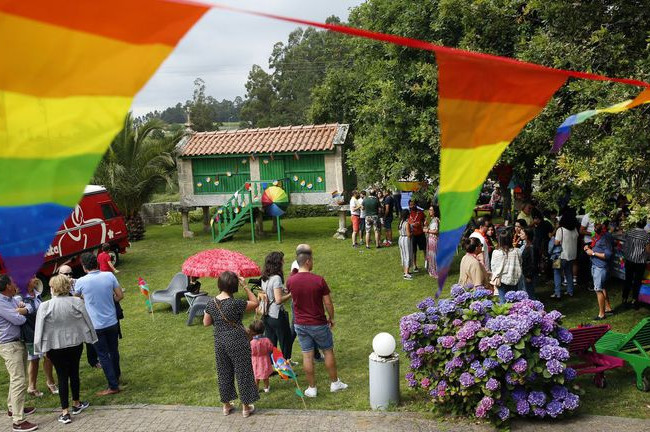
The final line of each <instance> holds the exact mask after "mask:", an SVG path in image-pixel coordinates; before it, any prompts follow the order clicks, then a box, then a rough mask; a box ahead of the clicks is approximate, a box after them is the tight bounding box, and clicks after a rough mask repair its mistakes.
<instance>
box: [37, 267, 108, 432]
mask: <svg viewBox="0 0 650 432" xmlns="http://www.w3.org/2000/svg"><path fill="white" fill-rule="evenodd" d="M70 285H71V283H70V278H68V277H67V276H63V275H58V276H54V277H53V278H52V279H50V288H51V289H52V300H48V301H46V302H43V303H42V304H41V306H40V307H39V308H38V312H37V314H36V328H35V330H34V352H35V353H46V355H47V357H48V358H49V359H50V360H52V363H54V368H55V369H56V375H57V378H58V379H59V400H60V402H61V411H62V412H61V415H60V416H59V421H60V422H61V423H64V424H65V423H70V422H71V421H72V419H71V418H70V411H72V414H79V413H80V412H81V411H83V410H84V409H86V408H88V405H89V404H88V402H83V401H81V400H80V399H79V359H80V358H81V352H82V350H83V344H84V342H85V343H95V342H97V334H96V333H95V329H94V328H93V324H92V322H91V321H90V318H89V317H88V312H86V307H85V305H84V301H83V300H82V299H80V298H79V297H73V296H71V295H70ZM68 382H69V384H70V387H68ZM68 388H70V390H71V391H72V408H70V405H69V403H70V402H69V400H68Z"/></svg>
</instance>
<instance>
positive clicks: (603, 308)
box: [584, 222, 614, 321]
mask: <svg viewBox="0 0 650 432" xmlns="http://www.w3.org/2000/svg"><path fill="white" fill-rule="evenodd" d="M594 229H595V231H596V235H595V236H594V237H593V238H592V240H591V243H590V244H588V245H585V248H584V249H585V252H586V253H587V255H589V257H590V258H591V276H592V277H593V279H594V291H596V297H597V298H598V315H597V316H595V317H594V320H595V321H600V320H604V319H605V316H606V315H610V314H613V313H614V311H613V310H612V305H611V304H610V303H609V296H608V295H607V291H606V290H605V281H606V280H607V269H608V267H609V260H610V258H611V257H612V236H611V235H610V234H609V233H608V232H607V222H603V223H596V224H595V225H594Z"/></svg>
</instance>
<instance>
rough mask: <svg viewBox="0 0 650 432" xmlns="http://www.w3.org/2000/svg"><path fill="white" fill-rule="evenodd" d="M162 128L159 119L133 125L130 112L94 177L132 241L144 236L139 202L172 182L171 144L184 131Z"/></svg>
mask: <svg viewBox="0 0 650 432" xmlns="http://www.w3.org/2000/svg"><path fill="white" fill-rule="evenodd" d="M164 127H165V123H164V122H162V121H161V120H159V119H152V120H148V121H146V122H145V123H143V124H141V125H138V126H136V125H135V124H134V121H133V117H132V116H131V113H129V114H128V115H127V116H126V118H125V119H124V128H123V129H122V131H120V133H119V134H117V135H116V136H115V138H114V139H113V142H112V143H111V146H110V147H109V149H108V151H107V152H106V154H105V155H104V157H103V158H102V160H101V162H100V163H99V166H98V167H97V170H96V171H95V176H94V178H93V183H94V184H98V185H103V186H104V187H106V189H108V191H109V192H110V194H111V195H112V197H113V200H114V201H115V204H117V206H118V207H119V209H120V210H121V211H122V213H123V214H124V216H125V217H126V224H127V228H128V229H129V240H132V241H136V240H140V239H142V237H144V223H143V221H142V218H141V217H140V208H141V207H142V204H144V203H146V202H148V201H149V200H150V199H151V196H152V195H153V193H154V192H155V191H156V188H157V187H158V186H160V185H161V183H166V184H167V185H170V186H171V185H172V184H173V182H174V172H175V170H176V163H175V160H174V156H173V152H174V147H175V146H176V144H177V143H178V142H179V141H180V140H181V139H182V138H183V137H184V136H185V134H186V132H185V131H183V130H180V131H176V132H174V133H166V132H165V131H164Z"/></svg>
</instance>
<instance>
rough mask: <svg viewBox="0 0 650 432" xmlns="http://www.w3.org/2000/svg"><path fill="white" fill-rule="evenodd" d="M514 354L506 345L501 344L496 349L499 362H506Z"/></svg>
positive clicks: (510, 359)
mask: <svg viewBox="0 0 650 432" xmlns="http://www.w3.org/2000/svg"><path fill="white" fill-rule="evenodd" d="M514 356H515V355H514V354H513V353H512V349H510V347H509V346H508V345H501V346H500V347H499V348H498V349H497V357H498V358H499V361H500V362H501V363H508V362H510V361H512V359H513V358H514Z"/></svg>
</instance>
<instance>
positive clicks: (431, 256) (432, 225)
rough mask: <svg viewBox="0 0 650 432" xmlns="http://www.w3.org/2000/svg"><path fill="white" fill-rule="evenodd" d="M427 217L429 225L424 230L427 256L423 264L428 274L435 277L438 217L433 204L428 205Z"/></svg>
mask: <svg viewBox="0 0 650 432" xmlns="http://www.w3.org/2000/svg"><path fill="white" fill-rule="evenodd" d="M429 218H430V219H429V226H428V227H427V228H425V230H424V232H425V234H426V235H427V256H426V261H425V264H426V266H427V270H428V271H429V275H431V277H434V278H436V279H437V278H438V266H437V264H436V254H437V253H438V234H439V231H440V219H438V210H437V209H436V208H435V207H434V206H431V207H429Z"/></svg>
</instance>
